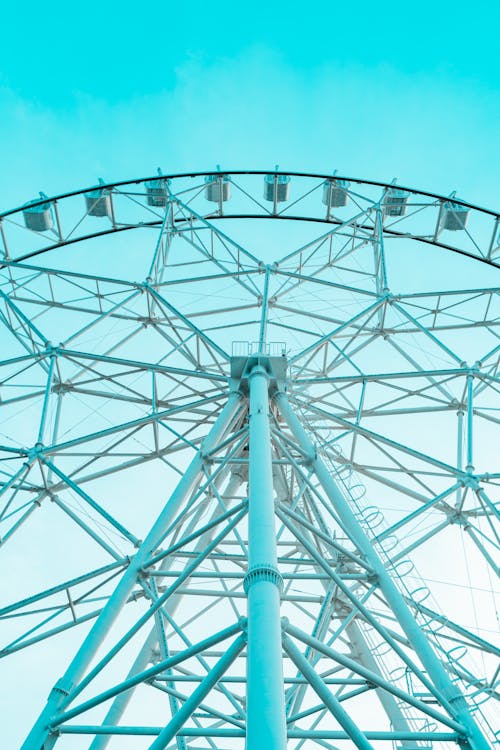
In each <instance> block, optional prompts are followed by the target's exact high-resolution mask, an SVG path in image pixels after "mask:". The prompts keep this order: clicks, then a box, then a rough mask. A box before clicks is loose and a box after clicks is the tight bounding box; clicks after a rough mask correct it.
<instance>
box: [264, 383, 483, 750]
mask: <svg viewBox="0 0 500 750" xmlns="http://www.w3.org/2000/svg"><path fill="white" fill-rule="evenodd" d="M276 403H277V404H278V408H279V410H280V412H281V414H282V416H283V417H284V419H285V421H286V422H287V424H288V426H289V428H290V430H291V431H292V434H293V435H294V436H295V439H296V440H297V442H298V443H299V445H300V446H301V448H302V449H303V450H304V451H306V452H307V454H308V455H309V456H310V460H311V464H312V466H313V468H314V471H315V473H316V476H317V478H318V479H319V482H320V484H321V486H322V487H323V489H324V491H325V492H326V494H327V495H328V497H329V499H330V501H331V502H332V504H333V506H334V508H335V510H336V511H337V513H338V514H339V516H340V517H341V519H342V523H343V525H344V528H345V529H346V531H347V533H348V534H349V535H350V537H351V539H352V540H353V542H354V543H355V544H356V546H357V548H358V550H359V551H360V552H361V554H362V555H363V556H364V558H365V560H366V562H367V563H368V564H369V565H370V567H371V568H372V570H373V571H374V573H375V574H376V576H377V579H378V582H379V585H380V589H381V591H382V593H383V594H384V596H385V598H386V600H387V603H388V604H389V606H390V607H391V608H392V610H393V612H394V614H395V615H396V617H397V618H398V620H399V623H400V625H401V627H402V628H403V630H404V632H405V633H406V636H407V637H408V640H409V642H410V643H411V645H412V647H413V648H414V650H415V653H416V654H417V655H418V657H419V659H420V661H421V662H422V664H423V665H424V668H425V669H426V670H427V672H428V674H429V676H430V677H431V679H432V681H433V682H434V685H435V687H436V688H437V690H438V691H439V692H440V694H441V696H442V703H443V705H444V706H445V707H446V709H447V710H448V711H449V712H450V713H451V715H452V716H453V718H454V719H456V720H457V721H458V722H459V723H460V724H461V725H462V726H463V727H464V730H465V732H466V733H467V735H468V740H469V743H470V746H471V747H472V748H474V750H490V748H489V744H488V742H487V740H486V739H485V737H484V736H483V734H482V732H481V730H480V729H479V727H478V726H477V724H476V722H475V721H474V719H473V718H472V716H471V714H470V713H469V710H468V707H467V703H466V701H465V698H464V697H463V695H462V694H461V692H460V690H459V689H458V688H457V687H456V686H455V685H454V684H453V683H452V682H451V680H450V678H449V676H448V674H447V672H446V670H445V668H444V666H443V665H442V664H441V662H440V661H439V659H438V657H437V656H436V653H435V652H434V650H433V649H432V647H431V645H430V643H429V642H428V640H427V638H426V636H425V635H424V633H423V632H422V630H421V629H420V627H419V626H418V624H417V622H416V621H415V618H414V617H413V615H412V613H411V611H410V610H409V608H408V606H407V604H406V602H405V601H404V598H403V596H402V594H401V592H400V591H399V589H398V588H397V586H396V584H395V583H394V581H393V580H392V578H391V576H390V575H389V573H388V572H387V570H386V568H385V566H384V564H383V562H382V561H381V560H380V558H379V556H378V555H377V553H376V551H375V549H374V548H373V545H372V544H371V542H370V540H369V539H368V537H367V536H366V534H365V532H364V531H363V529H362V527H361V526H360V524H359V523H358V521H357V519H356V517H355V515H354V513H353V511H352V510H351V508H350V506H349V504H348V502H347V500H346V499H345V497H344V496H343V494H342V492H341V491H340V490H339V488H338V487H337V484H336V483H335V481H334V479H333V478H332V477H331V475H330V472H329V471H328V469H327V467H326V466H325V464H324V463H323V461H322V460H321V458H319V456H318V455H317V452H316V449H315V447H314V444H313V443H312V442H311V440H310V438H309V436H308V435H307V433H306V431H305V429H304V428H303V426H302V424H301V423H300V421H299V419H298V418H297V416H296V414H295V413H294V411H293V409H292V408H291V407H290V404H289V403H288V399H287V397H286V395H285V394H284V393H283V392H280V393H278V394H277V395H276Z"/></svg>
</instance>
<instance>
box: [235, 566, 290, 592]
mask: <svg viewBox="0 0 500 750" xmlns="http://www.w3.org/2000/svg"><path fill="white" fill-rule="evenodd" d="M260 581H267V582H268V583H274V585H275V586H277V587H278V589H279V592H280V594H281V592H282V591H283V578H282V577H281V574H280V572H279V570H277V569H276V568H275V567H274V565H254V566H253V567H252V568H250V570H249V571H248V573H247V574H246V576H245V578H244V579H243V588H244V589H245V594H248V591H249V589H250V586H252V585H253V584H254V583H259V582H260Z"/></svg>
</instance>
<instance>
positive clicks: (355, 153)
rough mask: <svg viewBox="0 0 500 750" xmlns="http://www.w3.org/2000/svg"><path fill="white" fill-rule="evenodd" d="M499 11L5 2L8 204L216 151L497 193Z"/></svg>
mask: <svg viewBox="0 0 500 750" xmlns="http://www.w3.org/2000/svg"><path fill="white" fill-rule="evenodd" d="M499 19H500V6H499V5H498V3H497V2H494V1H491V0H490V1H489V2H485V1H484V0H479V1H478V2H476V3H474V5H473V6H472V5H471V4H470V3H465V2H461V1H459V2H455V3H453V4H450V3H446V4H438V3H431V2H427V0H425V1H424V2H420V3H418V4H416V3H413V4H410V3H403V2H393V0H388V1H387V2H384V3H383V4H375V3H368V2H364V1H362V2H358V3H356V4H352V3H348V2H344V3H333V2H328V3H326V2H316V3H311V4H309V5H307V4H298V3H293V2H289V3H283V2H277V3H274V4H270V3H265V2H261V0H258V2H253V3H251V4H250V3H235V2H234V3H229V2H226V0H222V1H221V2H217V3H210V4H208V3H201V2H198V0H196V1H195V2H192V3H189V4H188V3H180V4H178V5H171V4H169V3H166V2H157V1H153V2H150V3H148V4H147V5H146V6H144V10H140V9H139V8H138V5H137V4H136V3H133V4H132V3H128V2H122V3H117V2H108V3H104V2H100V3H97V2H94V0H89V1H88V2H86V3H85V4H81V5H80V4H79V5H78V6H70V5H68V4H67V3H62V2H53V3H50V4H49V5H47V4H45V5H43V4H40V3H34V2H31V1H30V0H29V1H28V2H27V3H25V4H24V5H23V6H22V10H20V9H19V8H17V9H16V8H15V7H14V6H13V5H12V4H10V5H9V6H8V7H6V8H4V9H3V12H2V45H1V49H0V137H1V141H2V144H3V154H2V169H1V170H0V207H1V208H8V207H10V206H12V205H16V204H18V203H22V202H24V201H25V200H28V199H30V198H31V197H32V196H33V195H36V194H37V193H38V191H39V190H44V191H45V192H47V193H49V194H50V193H54V192H59V191H63V190H65V189H71V188H74V187H77V186H80V185H86V184H90V183H93V182H95V181H96V179H97V177H98V176H101V175H102V176H103V177H104V178H105V179H107V180H113V179H124V178H128V177H134V176H139V175H147V174H150V173H153V172H154V171H155V169H156V167H157V166H158V165H161V166H162V168H163V170H164V171H165V172H169V171H183V170H184V169H196V168H200V169H207V168H208V169H210V168H214V167H215V164H217V163H220V164H221V165H222V166H223V168H228V169H229V168H231V167H232V168H242V167H243V168H247V167H248V168H252V167H255V168H267V167H270V168H272V167H274V164H275V163H279V164H280V166H281V167H282V168H284V169H287V168H289V169H294V168H295V169H304V170H307V169H311V170H320V171H325V172H331V171H332V170H333V169H335V168H337V169H338V170H339V172H341V173H345V174H351V175H356V176H362V177H366V178H374V179H377V178H379V179H391V178H392V177H394V176H397V177H398V178H399V180H400V181H401V182H402V183H407V184H411V185H414V186H415V187H422V188H426V189H429V190H436V191H442V192H443V193H448V192H450V191H451V190H453V189H456V190H458V192H459V194H460V195H461V196H462V197H464V198H468V199H470V200H472V201H477V202H479V203H482V204H485V205H489V206H497V205H498V202H499V191H498V187H497V185H498V180H499V175H500V157H499V149H498V134H499V132H500V127H499V123H500V91H499V86H498V77H499V76H498V74H499V68H500V65H499V62H498V52H497V48H498V21H499Z"/></svg>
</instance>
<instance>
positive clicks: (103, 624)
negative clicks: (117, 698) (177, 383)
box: [21, 393, 241, 750]
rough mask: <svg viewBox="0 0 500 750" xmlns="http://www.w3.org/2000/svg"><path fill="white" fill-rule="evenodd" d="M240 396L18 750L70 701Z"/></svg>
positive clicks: (37, 741)
mask: <svg viewBox="0 0 500 750" xmlns="http://www.w3.org/2000/svg"><path fill="white" fill-rule="evenodd" d="M240 399H241V397H240V395H239V394H238V393H231V394H230V396H229V399H228V402H227V404H226V406H225V407H224V409H223V410H222V412H221V413H220V415H219V417H218V419H217V421H216V422H215V424H214V425H213V427H212V429H211V431H210V433H209V434H208V436H207V437H206V439H205V440H204V442H203V443H202V447H201V448H200V450H199V451H198V453H197V454H196V455H195V457H194V458H193V460H192V462H191V464H190V465H189V467H188V469H187V470H186V472H185V474H184V476H183V477H182V479H181V480H180V482H179V484H178V485H177V487H176V489H175V490H174V492H173V493H172V495H171V497H170V499H169V501H168V502H167V503H166V505H165V507H164V508H163V510H162V512H161V513H160V515H159V516H158V518H157V520H156V521H155V523H154V524H153V526H152V528H151V530H150V532H149V534H148V535H147V537H146V538H145V540H144V542H143V543H142V544H141V546H140V548H139V549H138V551H137V553H136V555H135V556H134V558H133V559H132V561H131V563H130V565H129V567H128V568H127V570H126V571H125V573H124V574H123V576H122V578H121V580H120V582H119V584H118V586H117V587H116V589H115V590H114V592H113V594H112V595H111V596H110V598H109V600H108V602H107V604H106V606H105V607H104V609H103V610H102V612H101V614H100V615H99V618H98V619H97V620H96V622H95V623H94V625H93V627H92V629H91V630H90V632H89V634H88V635H87V637H86V638H85V640H84V642H83V643H82V645H81V647H80V649H79V650H78V652H77V654H76V655H75V657H74V658H73V660H72V662H71V664H70V665H69V667H68V669H67V670H66V672H65V674H64V676H63V677H62V678H61V679H60V680H59V681H58V682H57V683H56V685H55V686H54V687H53V689H52V691H51V692H50V694H49V697H48V699H47V704H46V706H45V708H44V709H43V711H42V713H41V714H40V716H39V718H38V720H37V722H36V724H35V725H34V726H33V728H32V730H31V732H30V733H29V735H28V737H27V738H26V740H25V741H24V743H23V745H22V746H21V750H42V749H43V748H44V744H45V740H46V739H47V736H48V733H49V724H50V719H51V717H52V716H53V715H54V714H55V713H56V712H58V711H60V710H61V709H62V708H63V707H64V706H65V705H67V704H68V702H69V701H70V700H71V691H72V688H73V687H74V686H75V684H77V683H78V681H79V680H80V679H81V677H82V676H83V674H84V673H85V671H86V670H87V668H88V666H89V664H90V662H91V661H92V659H93V657H94V655H95V653H96V652H97V649H98V648H99V646H100V645H101V643H102V641H103V640H104V638H105V637H106V635H107V634H108V632H109V630H110V629H111V627H112V625H113V623H114V621H115V619H116V618H117V616H118V614H119V612H120V610H121V608H122V607H123V605H124V604H125V602H126V601H127V599H128V596H129V594H130V592H131V591H132V588H133V586H134V584H135V582H136V579H137V576H138V574H139V572H140V570H141V568H142V566H143V564H144V562H145V561H146V560H147V559H148V558H149V557H150V555H151V554H152V552H154V550H155V549H156V548H157V546H158V544H159V543H160V542H161V538H162V536H163V534H164V533H165V531H166V529H167V528H168V525H169V523H170V522H171V520H172V519H173V518H174V516H175V515H176V513H177V512H178V511H179V508H180V506H181V504H182V502H183V500H184V499H185V498H186V497H187V496H188V495H189V493H190V492H191V491H192V489H193V487H194V486H195V483H196V482H197V481H198V479H199V477H200V476H201V472H202V470H203V455H204V452H205V451H209V450H211V449H213V448H214V447H215V446H216V445H217V443H218V442H219V440H220V438H221V437H222V435H224V433H225V431H226V430H227V428H228V427H229V425H230V424H231V422H232V420H233V418H234V416H235V414H236V412H237V410H238V407H239V405H240Z"/></svg>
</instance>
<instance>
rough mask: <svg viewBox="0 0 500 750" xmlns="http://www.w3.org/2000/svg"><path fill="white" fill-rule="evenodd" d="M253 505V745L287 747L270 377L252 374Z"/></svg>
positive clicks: (255, 749)
mask: <svg viewBox="0 0 500 750" xmlns="http://www.w3.org/2000/svg"><path fill="white" fill-rule="evenodd" d="M249 384H250V413H249V422H250V446H249V448H250V451H249V452H250V459H249V498H248V502H249V506H248V561H249V564H248V572H247V575H246V576H245V590H246V592H247V597H248V657H247V744H246V747H247V750H285V748H286V716H285V692H284V684H283V661H282V653H283V652H282V645H281V620H280V595H281V587H282V584H283V582H282V578H281V575H280V574H279V571H278V567H277V554H276V530H275V517H274V499H273V472H272V455H271V433H270V427H269V392H268V390H269V389H268V386H269V378H268V374H267V372H266V370H265V369H264V367H262V366H261V365H259V364H258V365H256V366H254V367H253V369H252V371H251V373H250V376H249Z"/></svg>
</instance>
